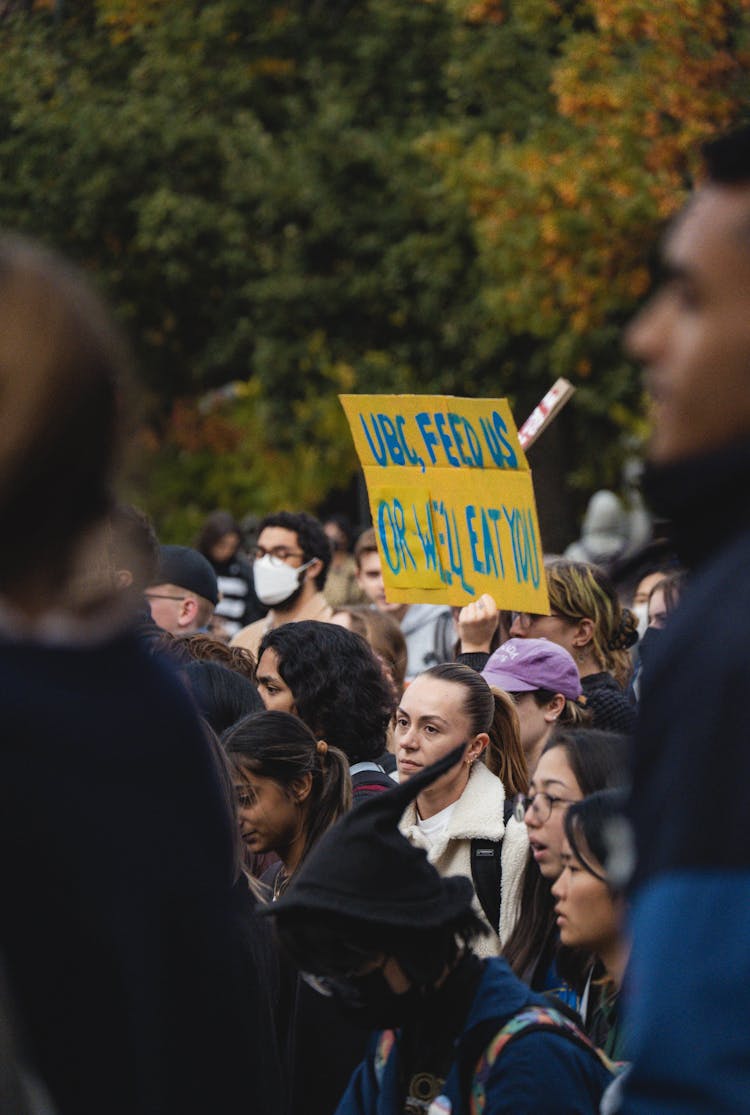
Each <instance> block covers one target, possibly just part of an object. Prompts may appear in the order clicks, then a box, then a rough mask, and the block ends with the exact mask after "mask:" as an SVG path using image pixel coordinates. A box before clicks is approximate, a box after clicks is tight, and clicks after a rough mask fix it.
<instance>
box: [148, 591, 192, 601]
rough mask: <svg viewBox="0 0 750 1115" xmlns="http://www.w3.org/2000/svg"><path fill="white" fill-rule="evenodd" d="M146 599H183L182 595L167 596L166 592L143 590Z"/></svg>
mask: <svg viewBox="0 0 750 1115" xmlns="http://www.w3.org/2000/svg"><path fill="white" fill-rule="evenodd" d="M143 595H144V596H145V597H146V599H147V600H185V599H187V598H186V597H184V596H169V595H168V594H167V593H166V592H144V594H143Z"/></svg>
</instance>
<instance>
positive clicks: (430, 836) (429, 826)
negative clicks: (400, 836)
mask: <svg viewBox="0 0 750 1115" xmlns="http://www.w3.org/2000/svg"><path fill="white" fill-rule="evenodd" d="M455 808H456V802H455V801H454V802H451V804H450V805H446V807H445V809H441V810H440V812H439V813H435V815H434V816H432V817H428V818H427V820H426V821H423V820H422V818H421V817H420V816H419V815H417V826H418V828H419V831H420V832H421V833H422V835H423V836H424V838H425V840H427V842H428V844H434V842H435V840H436V839H437V837H438V836H440V835H441V834H442V833H443V832H444V831H445V829H446V828H447V826H448V822H449V821H450V819H451V815H452V813H453V810H454V809H455Z"/></svg>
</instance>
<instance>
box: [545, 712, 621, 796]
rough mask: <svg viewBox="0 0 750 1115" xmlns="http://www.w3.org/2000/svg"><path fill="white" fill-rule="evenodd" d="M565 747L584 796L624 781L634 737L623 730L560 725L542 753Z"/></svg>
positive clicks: (571, 767) (610, 787) (612, 787)
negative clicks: (602, 729) (631, 738)
mask: <svg viewBox="0 0 750 1115" xmlns="http://www.w3.org/2000/svg"><path fill="white" fill-rule="evenodd" d="M556 747H562V748H563V749H564V750H565V754H566V756H567V759H568V763H569V764H570V769H571V770H572V771H573V774H574V775H575V779H576V782H577V783H578V785H579V786H580V788H581V793H582V795H583V796H584V797H588V795H589V794H593V793H595V792H596V791H597V790H607V789H614V788H616V787H617V786H622V785H624V783H625V781H626V779H627V776H628V769H629V759H630V747H631V740H630V737H629V736H626V735H622V734H621V733H620V732H603V731H600V730H599V729H598V728H565V727H559V728H556V729H555V730H554V731H553V733H552V735H551V736H550V738H549V739H548V740H547V743H546V744H545V747H544V751H543V752H542V754H543V755H544V754H546V753H547V752H548V751H554V750H555V748H556Z"/></svg>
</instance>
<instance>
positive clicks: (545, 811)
mask: <svg viewBox="0 0 750 1115" xmlns="http://www.w3.org/2000/svg"><path fill="white" fill-rule="evenodd" d="M572 804H573V802H572V800H571V799H570V798H558V797H555V796H554V794H546V793H545V792H544V790H539V792H538V793H536V794H529V795H527V794H518V796H517V797H515V798H513V816H514V817H515V818H516V820H517V821H523V819H524V817H525V816H526V813H527V812H528V810H529V809H532V810H533V812H534V816H535V818H536V820H537V821H539V823H540V824H544V822H545V821H548V820H549V819H550V817H551V815H552V810H553V808H554V807H555V806H556V805H572Z"/></svg>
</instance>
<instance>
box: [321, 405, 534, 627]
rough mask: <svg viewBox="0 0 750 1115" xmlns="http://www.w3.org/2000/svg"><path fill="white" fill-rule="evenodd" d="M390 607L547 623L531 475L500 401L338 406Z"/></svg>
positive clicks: (512, 426)
mask: <svg viewBox="0 0 750 1115" xmlns="http://www.w3.org/2000/svg"><path fill="white" fill-rule="evenodd" d="M339 398H340V400H341V404H342V406H343V407H344V410H345V412H346V416H347V418H348V420H349V426H350V428H351V431H352V436H353V438H354V443H355V446H356V448H357V453H358V454H359V459H360V463H361V465H362V469H363V471H364V475H365V480H366V483H367V492H368V496H369V500H370V510H371V513H372V521H373V526H374V528H375V532H376V535H377V538H378V547H379V549H380V556H381V562H382V568H383V580H384V582H385V586H386V594H387V597H388V600H389V601H391V602H394V603H406V604H415V603H435V604H441V603H448V604H465V603H467V602H468V601H469V600H473V599H474V598H476V597H478V596H480V595H481V594H482V593H484V592H488V593H490V595H491V596H492V597H493V598H494V599H495V600H496V602H497V604H498V606H499V607H500V608H513V609H518V610H519V611H530V612H542V613H547V612H548V611H549V604H548V599H547V586H546V581H545V577H544V566H543V560H542V545H541V539H540V536H539V524H538V521H537V515H536V507H535V504H534V489H533V485H532V481H531V472H530V470H529V466H528V462H527V460H526V456H525V454H524V451H523V449H522V448H521V444H520V442H519V440H518V434H517V432H516V427H515V423H514V421H513V416H512V414H511V412H510V408H509V406H508V403H507V401H506V400H505V399H459V398H454V397H452V396H444V395H340V396H339Z"/></svg>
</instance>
